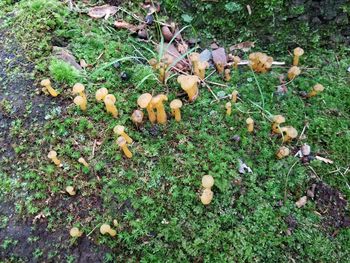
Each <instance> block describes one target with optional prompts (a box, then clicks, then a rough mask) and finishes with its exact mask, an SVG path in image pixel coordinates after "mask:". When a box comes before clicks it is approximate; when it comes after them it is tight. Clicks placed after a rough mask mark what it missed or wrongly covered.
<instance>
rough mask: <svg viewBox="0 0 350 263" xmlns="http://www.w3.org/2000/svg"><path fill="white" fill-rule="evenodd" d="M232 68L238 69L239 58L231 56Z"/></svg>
mask: <svg viewBox="0 0 350 263" xmlns="http://www.w3.org/2000/svg"><path fill="white" fill-rule="evenodd" d="M232 58H233V68H234V69H236V70H237V69H238V63H239V62H241V58H240V57H238V56H233V57H232Z"/></svg>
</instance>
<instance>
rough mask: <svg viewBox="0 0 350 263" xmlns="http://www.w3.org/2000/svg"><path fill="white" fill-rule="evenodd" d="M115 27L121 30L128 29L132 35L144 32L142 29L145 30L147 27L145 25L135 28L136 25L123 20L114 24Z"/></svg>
mask: <svg viewBox="0 0 350 263" xmlns="http://www.w3.org/2000/svg"><path fill="white" fill-rule="evenodd" d="M114 26H115V27H116V28H119V29H127V30H129V31H130V32H131V33H136V32H137V31H139V30H142V29H144V28H145V27H146V25H145V24H140V25H138V26H135V25H133V24H130V23H128V22H125V21H123V20H119V21H115V22H114Z"/></svg>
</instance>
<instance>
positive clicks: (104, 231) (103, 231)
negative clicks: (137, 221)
mask: <svg viewBox="0 0 350 263" xmlns="http://www.w3.org/2000/svg"><path fill="white" fill-rule="evenodd" d="M100 233H101V234H102V235H105V234H109V235H110V236H111V237H115V236H116V235H117V231H115V230H114V229H112V228H111V226H110V225H108V224H103V225H101V227H100Z"/></svg>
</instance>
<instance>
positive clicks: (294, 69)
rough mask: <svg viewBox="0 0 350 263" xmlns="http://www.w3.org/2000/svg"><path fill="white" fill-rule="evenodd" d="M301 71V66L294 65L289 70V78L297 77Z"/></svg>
mask: <svg viewBox="0 0 350 263" xmlns="http://www.w3.org/2000/svg"><path fill="white" fill-rule="evenodd" d="M300 73H301V70H300V68H298V67H297V66H293V67H291V68H290V69H289V70H288V79H289V80H292V79H294V78H295V77H297V76H299V75H300Z"/></svg>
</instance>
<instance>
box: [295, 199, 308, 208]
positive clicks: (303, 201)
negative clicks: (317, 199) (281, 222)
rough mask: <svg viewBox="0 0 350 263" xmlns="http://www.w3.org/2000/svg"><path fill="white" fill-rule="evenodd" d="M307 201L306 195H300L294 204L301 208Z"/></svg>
mask: <svg viewBox="0 0 350 263" xmlns="http://www.w3.org/2000/svg"><path fill="white" fill-rule="evenodd" d="M306 202H307V197H306V196H303V197H301V198H300V199H299V200H298V201H297V202H295V205H296V206H297V207H298V208H301V207H303V206H304V205H305V204H306Z"/></svg>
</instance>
